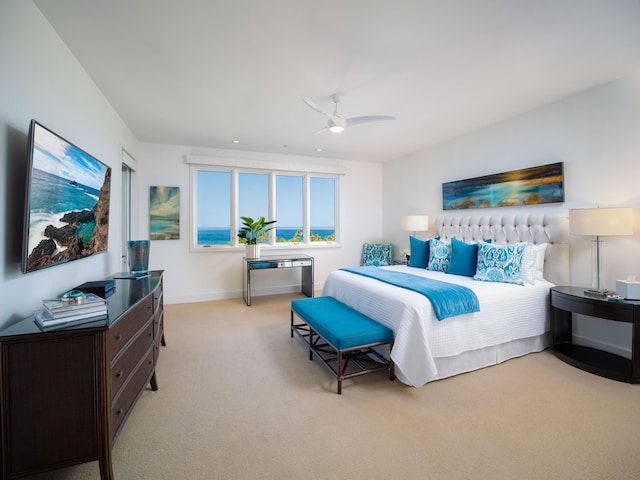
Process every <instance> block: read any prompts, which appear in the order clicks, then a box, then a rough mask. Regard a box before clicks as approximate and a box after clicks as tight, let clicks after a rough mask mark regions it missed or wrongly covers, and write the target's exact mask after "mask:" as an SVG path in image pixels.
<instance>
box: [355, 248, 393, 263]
mask: <svg viewBox="0 0 640 480" xmlns="http://www.w3.org/2000/svg"><path fill="white" fill-rule="evenodd" d="M392 258H393V246H392V245H391V244H390V243H365V244H364V245H363V246H362V262H361V263H362V265H363V266H365V267H371V266H374V267H385V266H387V265H391V259H392Z"/></svg>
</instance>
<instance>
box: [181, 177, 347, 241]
mask: <svg viewBox="0 0 640 480" xmlns="http://www.w3.org/2000/svg"><path fill="white" fill-rule="evenodd" d="M191 168H192V181H191V185H192V202H191V205H192V212H191V216H192V235H191V236H192V248H193V249H195V250H200V249H211V248H215V249H224V248H230V247H237V246H238V245H239V242H238V238H237V235H236V234H235V232H237V231H238V229H239V228H240V225H241V223H242V220H241V219H240V217H251V218H253V219H256V218H258V217H261V216H263V217H265V218H266V219H267V220H272V219H275V220H277V222H276V228H275V229H274V230H273V231H271V232H270V235H269V238H268V239H264V240H262V241H263V243H267V244H269V245H271V246H275V247H277V246H283V247H285V246H286V247H287V248H290V247H295V246H298V245H301V246H305V247H308V246H311V245H327V244H335V243H336V242H337V235H336V223H337V222H336V218H337V214H336V212H337V210H336V209H337V207H338V202H337V191H338V188H337V185H338V176H337V175H316V174H308V173H289V172H276V171H264V170H256V169H251V170H249V169H236V168H226V169H223V168H218V167H208V166H202V165H198V166H192V167H191Z"/></svg>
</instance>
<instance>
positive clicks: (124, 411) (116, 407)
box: [111, 346, 153, 440]
mask: <svg viewBox="0 0 640 480" xmlns="http://www.w3.org/2000/svg"><path fill="white" fill-rule="evenodd" d="M152 373H153V346H151V348H149V352H148V353H147V354H146V356H145V357H144V360H143V361H142V363H141V364H140V367H139V368H138V370H136V371H135V372H133V374H132V375H131V377H130V378H129V381H128V382H127V383H126V385H125V386H124V388H123V389H122V390H121V391H120V392H119V394H118V395H117V396H116V398H115V400H114V401H113V402H112V404H111V432H112V434H113V438H115V437H116V436H117V434H118V430H119V429H120V426H121V425H122V422H123V421H124V420H125V419H126V418H127V417H128V416H129V411H130V410H131V407H132V405H133V404H134V403H135V401H136V400H137V399H138V397H139V396H140V395H142V393H143V392H144V386H145V384H146V383H147V382H148V381H149V379H150V378H151V374H152ZM113 438H112V440H113Z"/></svg>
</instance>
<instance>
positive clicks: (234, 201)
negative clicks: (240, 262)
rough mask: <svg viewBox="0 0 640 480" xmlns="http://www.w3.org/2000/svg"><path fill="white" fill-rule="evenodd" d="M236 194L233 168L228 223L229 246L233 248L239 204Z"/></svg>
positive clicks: (236, 186) (236, 177)
mask: <svg viewBox="0 0 640 480" xmlns="http://www.w3.org/2000/svg"><path fill="white" fill-rule="evenodd" d="M238 192H239V186H238V169H237V168H234V169H233V170H231V212H230V214H231V222H230V223H229V224H230V225H231V245H233V246H234V247H235V246H237V245H238V235H237V232H238V230H239V225H238V215H239V213H238V209H239V202H240V199H239V195H238Z"/></svg>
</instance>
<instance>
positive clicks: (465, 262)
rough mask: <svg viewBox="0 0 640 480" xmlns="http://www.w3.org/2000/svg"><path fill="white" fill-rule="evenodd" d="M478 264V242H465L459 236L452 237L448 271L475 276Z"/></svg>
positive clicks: (454, 273) (453, 273)
mask: <svg viewBox="0 0 640 480" xmlns="http://www.w3.org/2000/svg"><path fill="white" fill-rule="evenodd" d="M477 265H478V244H477V243H465V242H463V241H462V240H458V239H457V238H452V239H451V262H450V263H449V268H448V269H447V273H450V274H452V275H464V276H465V277H473V276H474V275H475V274H476V266H477Z"/></svg>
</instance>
